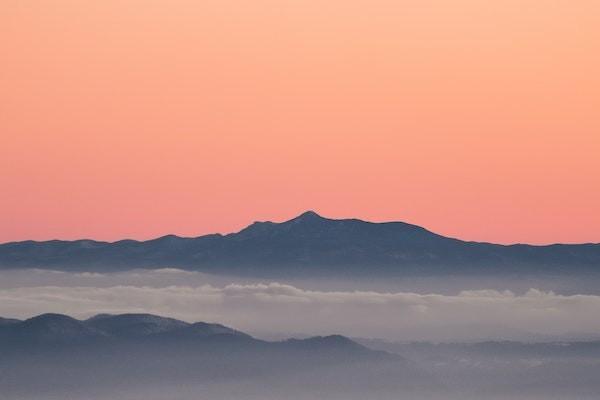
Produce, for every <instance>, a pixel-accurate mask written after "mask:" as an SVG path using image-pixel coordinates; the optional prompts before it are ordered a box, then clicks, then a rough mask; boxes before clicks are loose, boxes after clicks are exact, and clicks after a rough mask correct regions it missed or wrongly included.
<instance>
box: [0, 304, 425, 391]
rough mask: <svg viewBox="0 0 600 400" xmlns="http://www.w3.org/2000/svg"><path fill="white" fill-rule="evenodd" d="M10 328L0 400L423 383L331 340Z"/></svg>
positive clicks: (41, 324) (93, 322) (181, 329)
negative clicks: (275, 340)
mask: <svg viewBox="0 0 600 400" xmlns="http://www.w3.org/2000/svg"><path fill="white" fill-rule="evenodd" d="M2 321H8V320H6V319H3V320H2ZM10 321H11V322H10V323H5V324H2V325H0V372H1V373H0V393H2V396H1V397H2V398H3V399H4V398H6V399H25V398H27V399H29V398H32V399H33V398H44V399H54V398H56V399H58V398H90V399H92V398H93V399H97V398H111V399H117V398H118V399H130V398H136V399H137V398H138V397H128V395H127V394H128V393H131V392H134V393H140V395H139V396H141V397H139V398H146V399H147V398H151V399H158V398H177V399H190V398H211V399H226V398H229V399H231V398H232V397H231V396H232V393H231V390H232V388H235V387H236V385H243V386H242V387H243V393H241V394H240V395H239V396H237V397H234V398H244V399H248V398H269V397H271V398H284V397H285V393H286V392H287V391H289V390H294V391H300V390H301V391H302V392H310V391H312V392H313V395H314V397H313V398H319V397H320V396H322V395H324V394H326V393H334V392H335V393H340V394H342V395H345V396H347V395H348V394H349V393H352V392H353V391H355V390H356V387H354V386H355V385H357V384H358V385H359V386H358V388H359V390H370V388H371V385H379V386H381V387H382V388H386V387H387V389H385V390H386V391H388V392H389V393H395V392H396V391H397V390H398V388H399V387H401V386H402V385H403V384H404V383H406V382H407V381H408V380H410V381H415V380H416V381H417V382H423V380H424V379H427V378H426V377H424V376H423V374H422V373H421V372H419V371H417V370H416V369H414V368H413V367H412V366H411V365H410V363H409V362H407V361H406V360H404V359H403V358H402V357H401V356H398V355H393V354H389V353H386V352H383V351H376V350H371V349H368V348H366V347H364V346H362V345H360V344H358V343H356V342H354V341H352V340H350V339H348V338H346V337H343V336H339V335H333V336H325V337H313V338H309V339H303V340H300V339H290V340H284V341H279V342H268V341H263V340H259V339H256V338H253V337H252V336H250V335H248V334H245V333H243V332H239V331H237V330H235V329H232V328H228V327H226V326H223V325H220V324H211V323H203V322H199V323H187V322H183V321H178V320H175V319H172V318H164V317H159V316H155V315H149V314H122V315H106V314H101V315H97V316H95V317H92V318H90V319H87V320H78V319H75V318H71V317H69V316H66V315H61V314H43V315H39V316H36V317H33V318H30V319H27V320H24V321H17V320H10ZM402 382H404V383H402ZM164 388H166V389H164ZM186 388H187V389H186ZM190 388H191V389H190ZM360 388H362V389H360ZM155 390H167V393H164V394H162V395H157V394H156V392H155ZM186 390H190V391H193V393H194V394H191V393H190V392H186ZM251 391H254V392H255V393H256V396H257V397H249V392H251ZM102 396H106V397H102ZM265 396H266V397H265ZM282 396H284V397H282ZM346 398H347V397H346Z"/></svg>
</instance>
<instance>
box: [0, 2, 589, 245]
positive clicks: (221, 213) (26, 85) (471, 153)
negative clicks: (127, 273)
mask: <svg viewBox="0 0 600 400" xmlns="http://www.w3.org/2000/svg"><path fill="white" fill-rule="evenodd" d="M0 54H1V58H2V62H1V63H0V139H1V141H0V241H11V240H22V239H50V238H64V239H73V238H81V237H91V238H97V239H111V240H113V239H119V238H124V237H133V238H140V239H142V238H150V237H154V236H159V235H162V234H166V233H176V234H180V235H199V234H203V233H208V232H215V231H217V232H229V231H232V230H237V229H239V228H241V227H242V226H244V225H246V224H247V223H249V222H251V221H253V220H283V219H287V218H290V217H292V216H294V215H295V214H297V213H299V212H301V211H303V210H306V209H314V210H317V211H319V212H320V213H322V214H324V215H326V216H331V217H349V216H352V217H360V218H365V219H372V220H404V221H408V222H413V223H417V224H419V225H423V226H425V227H428V228H429V229H431V230H434V231H437V232H439V233H443V234H447V235H452V236H456V237H461V238H465V239H473V240H486V241H497V242H504V243H511V242H532V243H548V242H583V241H593V242H600V156H599V154H600V111H599V110H600V73H599V71H600V2H598V1H597V0H577V1H573V0H569V1H567V0H560V1H558V0H557V1H554V0H503V1H481V0H452V1H451V0H408V1H405V0H386V1H384V0H344V1H341V0H329V1H323V0H202V1H192V0H187V1H186V0H102V1H80V0H71V1H66V0H54V1H44V0H37V1H36V0H29V1H22V0H4V1H3V2H2V5H0Z"/></svg>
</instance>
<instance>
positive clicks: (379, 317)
mask: <svg viewBox="0 0 600 400" xmlns="http://www.w3.org/2000/svg"><path fill="white" fill-rule="evenodd" d="M163 273H164V272H163ZM43 312H61V313H65V314H70V315H73V316H77V317H86V316H90V315H92V314H95V313H100V312H112V313H119V312H150V313H155V314H160V315H165V316H173V317H176V318H181V319H185V320H188V321H215V322H221V323H225V324H227V325H230V326H234V327H236V328H238V329H241V330H245V331H249V332H254V333H278V332H279V333H304V334H329V333H342V334H345V335H350V336H361V337H379V338H387V339H393V340H463V339H483V338H513V339H519V338H521V339H522V338H532V336H531V334H537V335H562V334H567V333H573V332H586V333H599V332H600V320H599V319H597V318H594V317H593V316H594V315H598V313H600V296H595V295H569V296H565V295H558V294H555V293H553V292H544V291H540V290H536V289H531V290H529V291H528V292H526V293H524V294H521V295H516V294H514V293H512V292H510V291H496V290H476V291H463V292H460V293H458V294H456V295H442V294H418V293H410V292H395V293H391V292H390V293H382V292H375V291H323V290H303V289H301V288H298V287H295V286H292V285H287V284H280V283H274V282H271V283H262V284H240V283H232V284H228V285H223V286H216V285H207V284H205V285H199V286H184V285H171V286H164V287H152V286H139V285H130V284H127V285H113V286H106V287H95V286H91V285H86V286H56V285H55V286H23V287H11V288H4V289H0V315H2V316H11V317H21V318H24V317H29V316H32V315H36V314H39V313H43Z"/></svg>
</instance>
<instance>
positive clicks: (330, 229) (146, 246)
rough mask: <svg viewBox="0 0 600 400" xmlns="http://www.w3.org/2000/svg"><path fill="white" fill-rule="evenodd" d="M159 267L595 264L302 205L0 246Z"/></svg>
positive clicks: (584, 254)
mask: <svg viewBox="0 0 600 400" xmlns="http://www.w3.org/2000/svg"><path fill="white" fill-rule="evenodd" d="M166 266H169V267H177V268H183V269H189V270H197V271H204V272H210V273H219V274H243V275H249V276H291V275H298V276H315V275H330V276H344V275H352V276H357V275H372V274H374V273H376V274H379V275H380V276H403V275H415V274H416V275H429V274H460V273H475V272H476V273H492V274H493V273H507V272H510V273H534V274H538V273H553V274H556V273H558V274H560V273H566V274H588V273H595V272H599V270H600V244H569V245H567V244H555V245H548V246H533V245H525V244H516V245H499V244H492V243H480V242H466V241H462V240H458V239H453V238H448V237H444V236H441V235H438V234H435V233H433V232H430V231H428V230H426V229H424V228H422V227H419V226H416V225H411V224H407V223H403V222H386V223H372V222H366V221H361V220H358V219H340V220H334V219H328V218H324V217H321V216H319V215H318V214H316V213H315V212H312V211H309V212H305V213H303V214H302V215H300V216H298V217H296V218H294V219H291V220H289V221H286V222H282V223H274V222H255V223H253V224H252V225H250V226H248V227H247V228H245V229H243V230H241V231H240V232H237V233H232V234H228V235H220V234H213V235H206V236H200V237H197V238H183V237H178V236H173V235H169V236H164V237H160V238H157V239H154V240H149V241H135V240H122V241H118V242H111V243H109V242H98V241H93V240H77V241H59V240H52V241H47V242H35V241H25V242H13V243H6V244H2V245H0V268H5V269H7V268H26V267H32V268H46V269H59V270H83V271H111V270H124V269H132V268H161V267H166Z"/></svg>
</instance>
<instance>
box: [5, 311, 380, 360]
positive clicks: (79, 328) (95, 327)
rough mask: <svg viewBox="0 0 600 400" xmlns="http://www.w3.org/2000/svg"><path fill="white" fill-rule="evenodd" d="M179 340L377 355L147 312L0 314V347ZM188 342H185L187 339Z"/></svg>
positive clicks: (346, 343)
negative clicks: (271, 338) (83, 317)
mask: <svg viewBox="0 0 600 400" xmlns="http://www.w3.org/2000/svg"><path fill="white" fill-rule="evenodd" d="M185 339H189V340H193V341H195V342H196V343H201V342H202V341H207V340H215V339H220V340H221V341H222V342H223V343H226V342H232V343H234V342H235V343H246V344H247V345H257V344H260V345H262V346H270V345H272V346H282V347H287V348H289V349H301V350H302V349H304V350H318V349H326V350H330V349H338V350H343V351H348V352H349V353H356V354H359V353H360V354H369V353H370V354H375V355H383V354H384V353H383V352H375V351H371V350H369V349H367V348H366V347H364V346H362V345H359V344H358V343H356V342H353V341H352V340H350V339H348V338H346V337H344V336H340V335H331V336H315V337H311V338H308V339H289V340H286V341H281V342H266V341H262V340H258V339H255V338H253V337H252V336H250V335H248V334H246V333H244V332H241V331H238V330H235V329H232V328H229V327H227V326H224V325H221V324H216V323H207V322H195V323H188V322H184V321H180V320H177V319H173V318H166V317H161V316H157V315H152V314H116V315H114V314H98V315H96V316H93V317H91V318H89V319H86V320H78V319H75V318H72V317H69V316H67V315H63V314H52V313H48V314H41V315H38V316H36V317H32V318H29V319H26V320H24V321H21V320H18V319H8V318H0V348H5V347H13V346H17V347H18V346H19V345H26V346H28V347H29V346H36V345H41V346H45V345H50V344H52V345H57V344H60V345H74V344H82V343H96V344H98V343H104V344H107V343H120V342H123V343H131V342H136V341H138V342H141V341H145V342H152V341H154V343H155V344H157V343H163V344H164V343H169V342H172V343H173V344H180V343H182V342H184V341H185ZM188 343H191V342H188Z"/></svg>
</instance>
